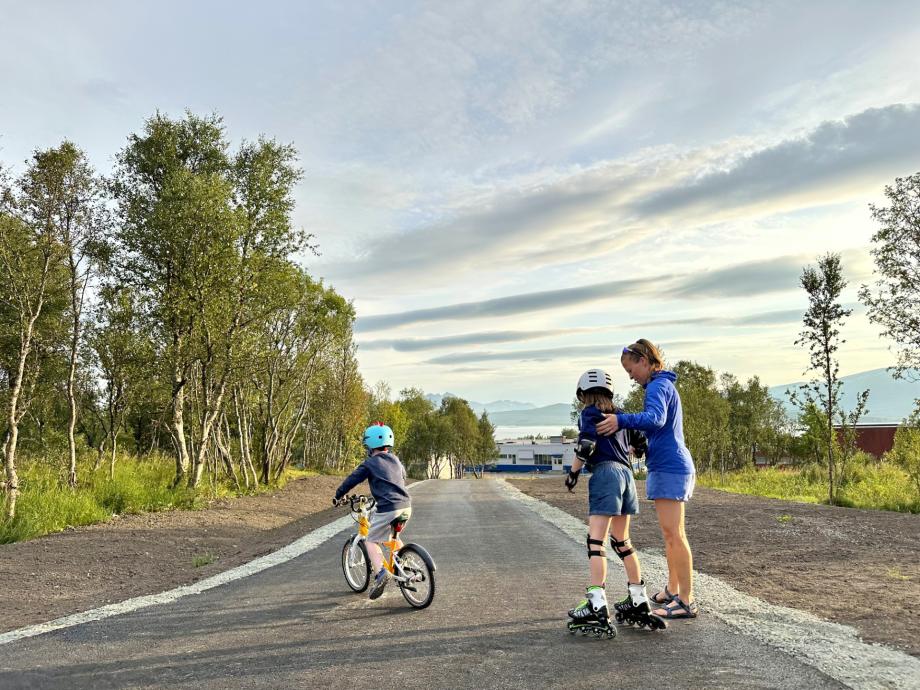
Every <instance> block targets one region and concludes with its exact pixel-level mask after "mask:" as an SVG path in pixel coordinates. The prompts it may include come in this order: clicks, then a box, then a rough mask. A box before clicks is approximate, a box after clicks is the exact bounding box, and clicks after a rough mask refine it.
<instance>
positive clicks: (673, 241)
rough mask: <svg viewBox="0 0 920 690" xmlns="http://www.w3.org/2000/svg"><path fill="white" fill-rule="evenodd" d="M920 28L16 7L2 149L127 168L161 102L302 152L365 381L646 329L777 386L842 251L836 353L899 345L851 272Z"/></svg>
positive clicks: (659, 6) (600, 11)
mask: <svg viewBox="0 0 920 690" xmlns="http://www.w3.org/2000/svg"><path fill="white" fill-rule="evenodd" d="M918 45H920V3H917V2H914V1H913V0H906V1H903V2H902V1H899V0H889V1H886V2H885V3H866V2H855V1H852V2H849V1H846V0H828V1H818V2H808V1H804V2H803V1H802V0H797V1H795V2H786V1H783V0H778V1H772V2H737V3H729V2H712V3H697V2H656V1H654V0H650V1H642V2H638V1H636V2H616V1H603V2H593V1H589V0H572V1H569V2H562V3H561V2H558V0H552V1H549V2H543V1H542V0H525V1H521V2H518V1H498V0H491V1H484V2H478V1H476V2H465V1H463V0H454V1H452V2H450V3H435V2H428V3H425V2H411V1H405V0H404V1H400V2H370V1H363V2H362V1H359V0H356V1H355V2H347V3H342V2H323V1H320V0H315V1H313V2H308V3H303V2H294V1H290V2H287V1H281V0H262V1H261V2H259V3H251V2H247V3H244V2H232V1H221V2H217V1H199V2H194V3H188V2H175V1H173V0H160V1H159V2H157V3H125V2H120V1H114V0H113V1H109V0H106V1H101V0H99V1H93V0H83V1H73V0H70V1H60V2H52V1H50V0H36V1H35V2H29V3H23V2H16V1H14V0H0V94H3V96H2V98H0V162H2V163H3V164H4V165H5V166H6V167H8V168H11V170H12V172H13V174H15V173H16V172H17V171H21V170H22V169H23V161H24V160H25V159H26V158H28V157H29V155H30V153H31V151H33V150H34V149H36V148H44V147H50V146H55V145H57V144H58V143H60V141H61V140H62V139H64V138H68V139H71V140H72V141H74V142H75V143H77V144H78V145H79V146H80V147H82V148H83V149H84V150H85V151H86V152H87V154H88V156H89V158H90V160H91V161H92V163H93V164H94V166H95V167H96V168H97V170H99V172H101V173H108V172H110V171H111V169H112V164H113V161H114V157H115V155H116V153H117V152H118V151H119V150H120V149H121V148H123V147H124V145H125V142H126V139H127V137H128V135H129V134H131V133H135V132H138V131H140V130H141V128H142V127H143V123H144V120H145V119H146V118H148V117H150V116H151V115H152V114H154V113H155V112H156V111H157V110H159V111H161V112H164V113H167V114H169V115H171V116H174V117H181V116H182V114H183V112H185V111H186V110H190V111H192V112H195V113H198V114H207V113H212V112H216V113H218V114H219V115H221V116H222V117H223V119H224V123H225V125H226V127H227V132H228V135H229V137H230V138H231V139H232V140H233V141H234V142H235V143H239V142H240V141H242V140H244V139H248V140H252V139H255V138H256V137H258V136H259V135H260V134H265V135H267V136H270V137H274V138H277V139H278V140H280V141H283V142H290V143H293V144H294V146H295V147H296V148H297V150H298V152H299V163H300V165H301V166H302V167H303V170H304V172H305V176H304V179H303V181H302V183H301V184H300V186H299V187H298V189H297V208H296V211H295V220H296V222H297V224H298V225H300V226H302V227H303V228H304V229H305V230H307V231H308V232H310V233H312V234H313V235H314V242H315V243H316V244H317V245H318V249H319V255H318V256H314V255H312V254H304V255H303V256H302V257H301V260H302V262H303V263H304V265H306V266H307V267H308V269H309V270H310V272H311V273H312V274H313V275H315V276H317V277H321V278H323V280H324V281H325V282H326V284H328V285H332V286H333V287H334V288H335V289H336V290H337V291H338V292H339V293H340V294H342V295H344V296H345V297H346V298H348V299H349V300H352V301H353V303H354V305H355V308H356V311H357V315H358V318H357V322H356V325H355V330H356V342H357V343H358V358H359V361H360V367H361V372H362V375H363V376H364V378H365V379H366V381H367V382H368V384H369V385H373V384H375V383H376V382H378V381H385V382H386V383H387V384H388V385H389V386H390V388H391V389H392V390H393V391H394V392H397V391H399V390H401V389H403V388H406V387H410V386H414V387H419V388H422V389H423V390H425V391H426V392H432V393H443V392H445V391H450V392H452V393H455V394H458V395H461V396H463V397H465V398H467V399H470V400H475V401H479V402H488V401H492V400H498V399H511V400H520V401H527V402H531V403H534V404H538V405H544V404H550V403H556V402H567V401H570V400H571V399H572V396H573V393H574V388H575V384H576V382H577V380H578V376H579V374H580V373H581V372H582V371H584V370H585V369H587V368H591V367H603V368H606V369H608V370H609V371H610V372H611V373H612V374H613V376H614V384H615V387H616V388H617V389H618V390H619V391H620V392H624V393H625V392H626V391H627V389H628V381H627V378H626V376H625V373H624V372H623V371H622V369H621V367H620V365H619V357H618V354H617V353H619V352H620V350H621V349H622V347H623V346H624V345H627V344H629V343H630V342H633V341H635V340H636V339H637V338H640V337H645V338H648V339H650V340H652V341H653V342H655V343H658V344H660V345H661V346H662V347H663V349H664V351H665V356H666V358H667V360H668V361H669V362H672V363H673V362H675V361H677V360H680V359H690V360H693V361H696V362H699V363H701V364H705V365H707V366H710V367H713V368H714V369H716V370H718V371H720V372H721V371H727V372H731V373H733V374H735V375H736V376H738V377H740V378H742V379H746V378H748V377H750V376H755V375H756V376H759V377H760V378H761V380H762V381H763V382H765V383H768V384H770V385H777V384H785V383H789V382H792V381H798V380H802V379H803V378H804V377H803V373H804V371H805V368H806V367H807V362H808V358H807V353H806V352H804V351H803V350H802V349H801V348H800V347H797V346H795V344H794V343H795V340H796V337H797V334H798V332H799V331H800V330H801V316H802V313H803V311H804V309H805V307H806V304H807V298H806V295H805V293H804V291H803V290H802V289H801V287H800V286H799V283H798V280H799V276H800V275H801V272H802V268H803V267H804V266H806V265H809V264H814V263H815V262H816V261H817V259H818V257H819V256H821V255H823V254H825V253H827V252H837V253H840V254H841V256H842V260H843V265H844V270H845V273H846V275H847V277H848V280H849V282H850V285H849V287H848V288H847V290H846V292H845V294H844V301H845V303H846V304H848V305H849V306H851V307H852V308H853V310H854V313H853V315H852V316H851V317H850V318H849V319H848V320H847V322H846V325H845V326H844V329H843V335H844V337H845V338H846V341H847V342H846V343H845V345H844V346H843V348H842V349H841V351H840V363H841V373H842V374H849V373H855V372H859V371H864V370H866V369H872V368H877V367H884V366H889V365H891V364H892V363H893V361H894V357H893V355H892V354H891V352H890V350H889V347H890V343H887V342H886V341H884V340H882V339H880V337H879V329H878V327H876V326H874V325H872V324H871V323H870V322H869V321H868V319H867V317H866V315H865V310H864V309H863V308H862V307H861V306H860V305H859V303H858V300H857V297H856V292H857V290H858V287H859V286H860V285H861V284H864V283H867V282H871V281H872V280H873V276H872V271H873V262H872V257H871V254H870V249H871V237H872V235H873V233H874V232H875V231H876V230H877V226H876V225H875V223H874V221H873V220H872V217H871V214H870V211H869V204H872V203H875V204H884V203H885V197H884V187H885V185H886V184H892V183H893V181H894V179H895V178H896V177H898V176H904V175H908V174H912V173H914V172H917V171H918V170H920V136H918V132H920V51H918V50H917V49H916V46H918Z"/></svg>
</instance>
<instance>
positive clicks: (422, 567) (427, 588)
mask: <svg viewBox="0 0 920 690" xmlns="http://www.w3.org/2000/svg"><path fill="white" fill-rule="evenodd" d="M399 562H400V563H401V564H402V568H403V571H404V572H405V573H406V575H407V576H408V577H409V579H408V581H406V582H399V581H397V582H398V584H399V590H400V591H401V592H402V595H403V596H404V597H405V599H406V601H408V602H409V605H410V606H412V607H414V608H417V609H423V608H425V607H427V606H428V605H429V604H430V603H431V601H432V599H434V571H433V570H432V569H431V567H430V566H429V565H428V562H427V561H426V560H425V559H424V558H422V555H421V554H420V553H419V552H418V551H417V550H416V549H415V548H414V547H413V546H411V545H408V546H404V547H403V548H402V549H400V551H399Z"/></svg>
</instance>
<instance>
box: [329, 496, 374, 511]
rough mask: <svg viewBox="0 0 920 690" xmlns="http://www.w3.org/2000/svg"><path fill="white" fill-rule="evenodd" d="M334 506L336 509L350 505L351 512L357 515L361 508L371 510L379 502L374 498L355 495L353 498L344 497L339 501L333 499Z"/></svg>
mask: <svg viewBox="0 0 920 690" xmlns="http://www.w3.org/2000/svg"><path fill="white" fill-rule="evenodd" d="M332 504H333V505H334V506H336V507H339V506H344V505H345V504H350V506H349V507H350V508H351V511H352V512H354V513H357V512H359V511H360V510H361V508H365V507H366V508H367V509H368V510H370V509H371V508H373V507H374V506H375V505H377V501H376V500H375V499H374V497H373V496H364V495H362V494H354V495H352V496H343V497H342V498H340V499H339V500H335V499H332Z"/></svg>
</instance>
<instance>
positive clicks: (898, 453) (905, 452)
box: [886, 426, 920, 499]
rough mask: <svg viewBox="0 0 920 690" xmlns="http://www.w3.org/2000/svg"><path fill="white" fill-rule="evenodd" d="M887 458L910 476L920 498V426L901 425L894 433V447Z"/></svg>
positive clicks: (916, 494)
mask: <svg viewBox="0 0 920 690" xmlns="http://www.w3.org/2000/svg"><path fill="white" fill-rule="evenodd" d="M886 459H887V460H890V461H891V462H893V463H894V464H895V465H897V466H898V467H900V468H901V469H902V470H903V471H904V472H905V473H906V474H907V476H908V477H910V481H911V483H912V484H913V487H914V492H915V496H916V497H917V498H918V499H920V427H915V426H902V427H900V428H899V429H898V431H897V433H895V435H894V447H893V448H892V449H891V450H890V451H889V452H888V454H887V456H886Z"/></svg>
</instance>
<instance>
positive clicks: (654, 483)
mask: <svg viewBox="0 0 920 690" xmlns="http://www.w3.org/2000/svg"><path fill="white" fill-rule="evenodd" d="M694 486H696V475H695V474H672V473H671V472H649V473H648V479H646V480H645V496H646V498H648V499H649V500H650V501H654V500H655V499H656V498H670V499H672V500H674V501H689V500H690V497H691V496H693V487H694Z"/></svg>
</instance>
